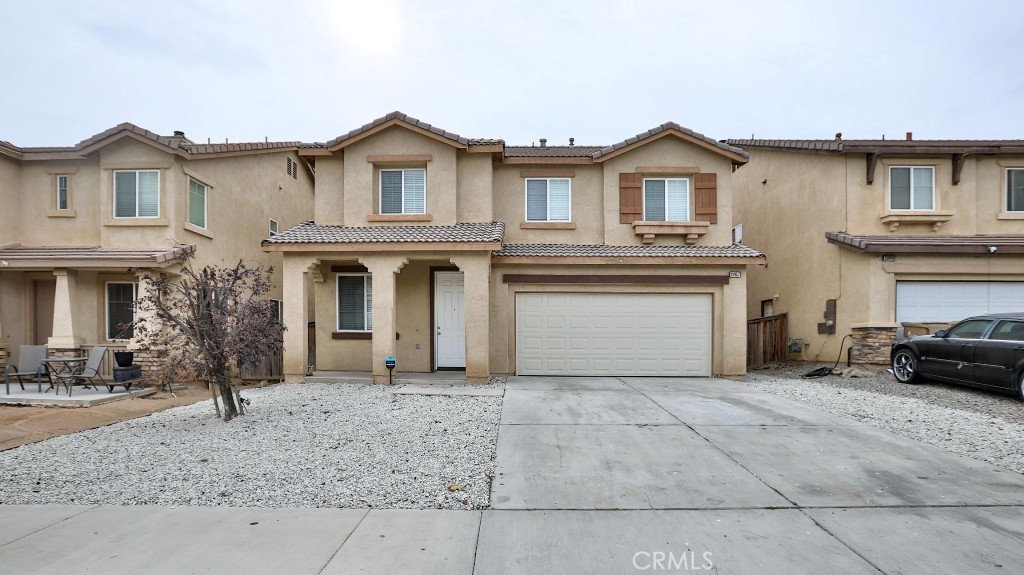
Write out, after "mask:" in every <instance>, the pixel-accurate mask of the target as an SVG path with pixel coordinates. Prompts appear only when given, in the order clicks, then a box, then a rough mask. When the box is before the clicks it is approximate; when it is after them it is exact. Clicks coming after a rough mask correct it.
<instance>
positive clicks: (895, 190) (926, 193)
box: [889, 166, 935, 210]
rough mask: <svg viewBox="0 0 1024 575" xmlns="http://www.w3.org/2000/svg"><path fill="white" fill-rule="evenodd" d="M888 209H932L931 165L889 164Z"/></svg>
mask: <svg viewBox="0 0 1024 575" xmlns="http://www.w3.org/2000/svg"><path fill="white" fill-rule="evenodd" d="M889 209H890V210H934V209H935V168H934V167H932V166H890V167H889Z"/></svg>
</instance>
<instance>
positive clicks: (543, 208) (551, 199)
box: [526, 178, 572, 222]
mask: <svg viewBox="0 0 1024 575" xmlns="http://www.w3.org/2000/svg"><path fill="white" fill-rule="evenodd" d="M570 182H571V180H569V178H529V179H527V180H526V221H528V222H568V221H569V220H570V217H571V216H570V214H571V210H570V205H571V203H572V184H571V183H570Z"/></svg>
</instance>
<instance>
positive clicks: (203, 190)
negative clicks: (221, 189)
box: [188, 178, 210, 229]
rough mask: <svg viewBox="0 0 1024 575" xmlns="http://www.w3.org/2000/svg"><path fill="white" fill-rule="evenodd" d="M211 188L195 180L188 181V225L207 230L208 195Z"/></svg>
mask: <svg viewBox="0 0 1024 575" xmlns="http://www.w3.org/2000/svg"><path fill="white" fill-rule="evenodd" d="M209 190H210V188H209V186H207V185H206V184H204V183H202V182H200V181H199V180H196V179H194V178H189V179H188V223H190V224H192V225H193V226H196V227H199V228H203V229H206V200H207V197H206V194H207V192H209Z"/></svg>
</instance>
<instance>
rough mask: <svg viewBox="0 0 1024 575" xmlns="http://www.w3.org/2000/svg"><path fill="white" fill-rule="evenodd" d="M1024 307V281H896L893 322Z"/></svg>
mask: <svg viewBox="0 0 1024 575" xmlns="http://www.w3.org/2000/svg"><path fill="white" fill-rule="evenodd" d="M1022 310H1024V282H980V281H979V282H926V281H900V282H896V321H898V322H951V321H957V320H961V319H964V318H965V317H970V316H972V315H980V314H986V313H999V312H1008V311H1022Z"/></svg>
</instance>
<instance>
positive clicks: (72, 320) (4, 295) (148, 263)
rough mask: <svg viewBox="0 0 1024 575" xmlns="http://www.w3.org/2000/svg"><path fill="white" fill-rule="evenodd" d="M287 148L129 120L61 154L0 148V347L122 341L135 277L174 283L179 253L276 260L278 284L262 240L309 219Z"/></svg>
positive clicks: (199, 258)
mask: <svg viewBox="0 0 1024 575" xmlns="http://www.w3.org/2000/svg"><path fill="white" fill-rule="evenodd" d="M298 147H299V144H298V143H297V142H259V143H251V144H237V143H236V144H226V143H225V144H196V143H193V142H191V141H189V140H188V139H186V138H185V136H184V134H183V133H180V132H179V133H176V134H175V135H173V136H161V135H157V134H154V133H152V132H149V131H147V130H144V129H142V128H139V127H137V126H133V125H131V124H121V125H119V126H116V127H114V128H111V129H109V130H107V131H104V132H102V133H100V134H97V135H95V136H93V137H91V138H88V139H87V140H84V141H82V142H80V143H78V144H76V145H74V146H69V147H59V148H21V147H17V146H15V145H12V144H9V143H7V142H0V198H2V203H0V205H2V208H0V347H3V344H6V345H7V347H8V348H9V350H10V351H11V352H12V353H13V355H15V356H16V355H17V353H18V348H19V346H20V345H23V344H47V345H48V346H49V350H50V355H60V354H73V355H80V354H81V351H82V348H83V346H85V347H88V346H89V345H93V344H103V345H111V346H123V345H125V344H126V343H127V341H128V340H130V338H131V333H130V332H125V331H124V330H123V327H121V326H123V324H125V323H127V322H130V321H131V320H132V317H133V311H132V310H133V307H132V304H133V301H134V300H135V298H136V296H137V294H138V293H140V287H139V279H140V274H141V273H142V272H146V271H149V272H153V271H160V272H161V273H171V274H173V273H174V272H175V271H176V267H175V266H176V264H175V257H176V256H177V255H179V254H181V253H182V252H194V254H195V264H196V265H198V266H202V265H205V264H224V265H233V264H234V263H235V262H237V261H238V260H239V259H245V260H246V261H247V262H250V263H253V264H265V265H273V266H275V267H276V268H277V270H278V271H277V272H276V273H277V277H276V279H275V281H276V283H277V284H280V283H281V278H280V271H279V270H280V268H281V265H280V264H281V257H280V256H277V255H274V254H267V253H265V252H263V251H262V250H261V249H260V242H261V241H262V240H263V239H264V238H266V237H267V236H269V235H270V234H271V233H276V232H277V231H279V230H283V229H285V227H290V226H293V225H295V224H297V223H299V222H302V221H304V220H305V219H308V218H309V217H310V215H311V214H312V211H313V177H312V172H311V169H310V167H309V165H308V164H307V163H306V162H305V161H304V160H303V159H301V158H300V157H299V156H298ZM274 297H276V298H278V299H279V298H280V297H281V296H280V290H278V293H277V294H276V295H275V296H274ZM0 351H2V350H0ZM2 355H3V354H2V353H0V356H2ZM2 359H3V358H2V357H0V360H2ZM17 359H18V358H17V357H14V358H13V360H14V362H16V361H17ZM137 359H138V358H137Z"/></svg>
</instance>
